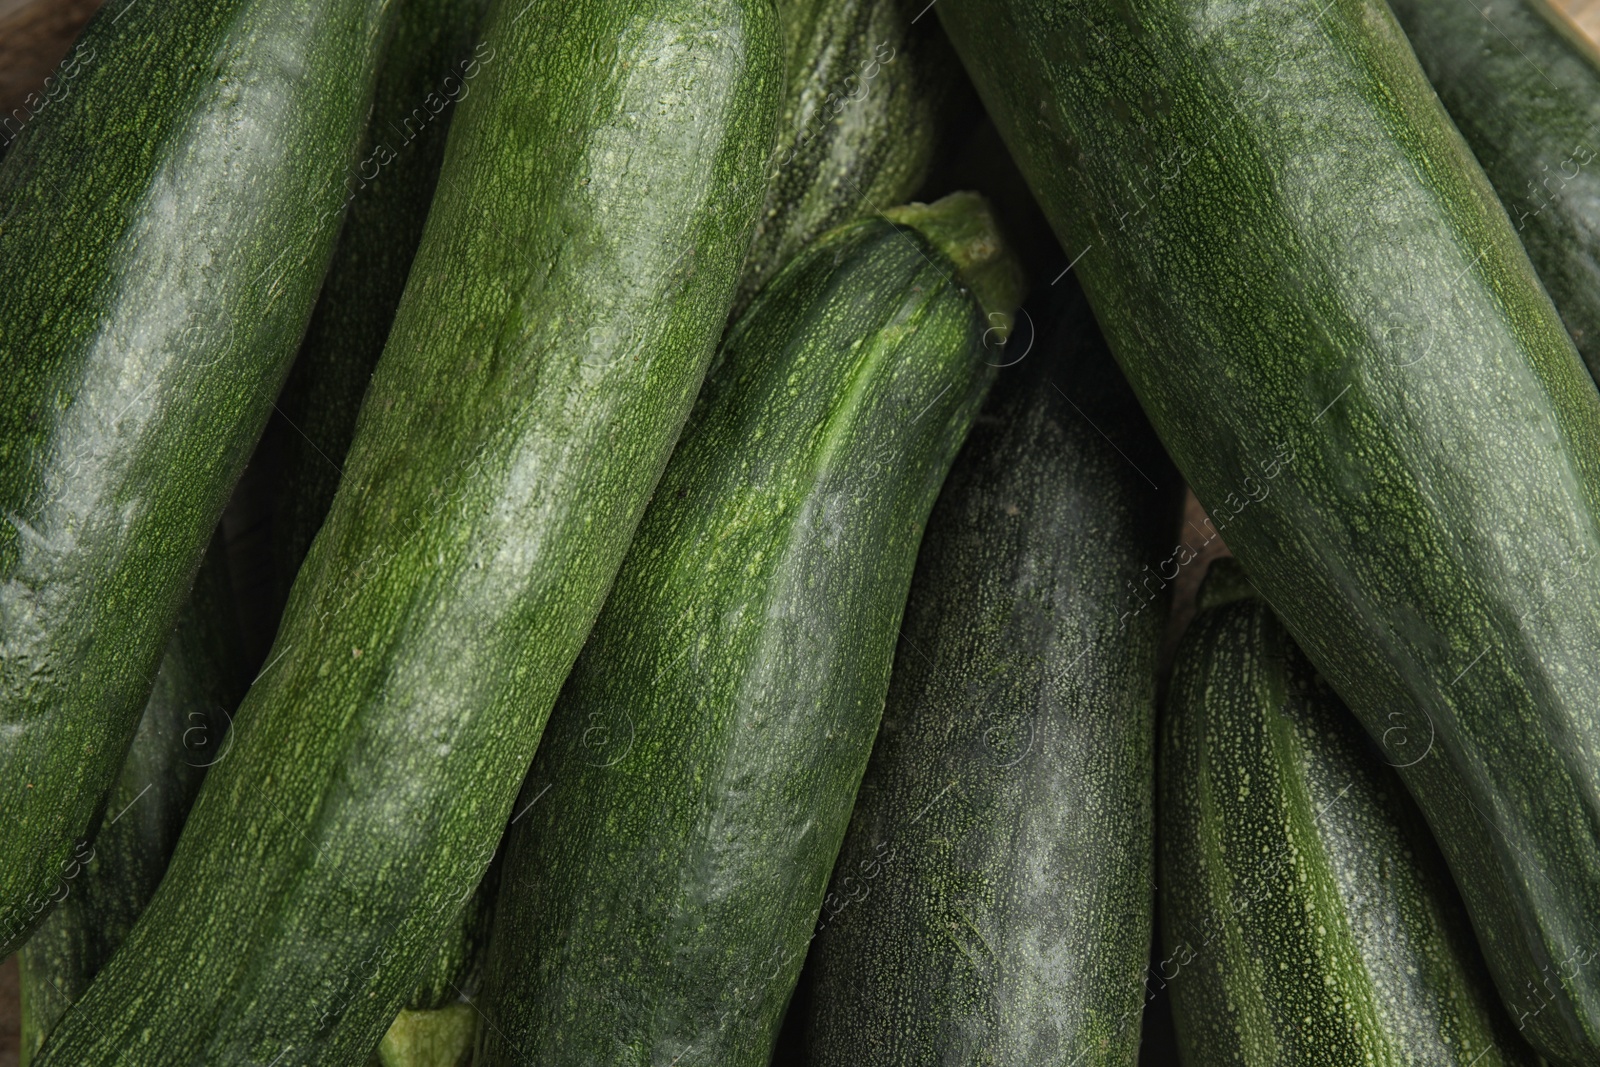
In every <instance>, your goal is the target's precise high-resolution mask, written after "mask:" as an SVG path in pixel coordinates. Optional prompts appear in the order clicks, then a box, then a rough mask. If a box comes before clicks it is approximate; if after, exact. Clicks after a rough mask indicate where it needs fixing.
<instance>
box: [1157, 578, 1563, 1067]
mask: <svg viewBox="0 0 1600 1067" xmlns="http://www.w3.org/2000/svg"><path fill="white" fill-rule="evenodd" d="M1234 566H1236V565H1235V564H1234V563H1233V561H1232V560H1222V561H1219V562H1218V563H1216V564H1213V570H1214V571H1216V570H1222V571H1224V572H1226V571H1227V570H1229V569H1230V568H1232V567H1234ZM1210 580H1212V579H1210V577H1209V576H1208V581H1210ZM1161 758H1162V776H1161V783H1162V786H1161V815H1160V818H1161V845H1162V848H1161V879H1160V882H1161V906H1162V926H1163V929H1164V931H1165V941H1166V945H1165V948H1166V958H1165V959H1164V960H1162V961H1161V963H1160V964H1159V968H1158V969H1159V974H1160V976H1161V978H1162V980H1163V981H1164V983H1165V985H1166V986H1167V988H1169V989H1170V991H1171V994H1172V1010H1173V1017H1174V1021H1175V1022H1176V1024H1177V1029H1178V1039H1179V1049H1180V1052H1181V1056H1182V1060H1183V1062H1184V1064H1186V1065H1193V1067H1220V1065H1223V1064H1239V1065H1241V1067H1294V1065H1302V1064H1303V1065H1305V1067H1342V1065H1349V1067H1388V1065H1394V1067H1400V1065H1407V1067H1422V1065H1437V1067H1468V1065H1475V1067H1494V1065H1499V1064H1529V1065H1531V1064H1532V1063H1533V1062H1534V1056H1533V1055H1532V1053H1530V1052H1529V1051H1528V1049H1527V1046H1526V1045H1524V1044H1523V1043H1522V1041H1521V1040H1520V1039H1519V1038H1518V1036H1517V1034H1516V1031H1515V1029H1514V1028H1513V1027H1512V1026H1511V1025H1510V1022H1509V1021H1508V1020H1507V1019H1506V1017H1505V1015H1504V1013H1503V1012H1502V1011H1501V1010H1500V1005H1499V1002H1498V1001H1497V999H1496V998H1495V994H1494V988H1493V986H1492V985H1491V983H1490V981H1489V976H1488V973H1487V971H1486V970H1485V969H1484V966H1483V959H1482V956H1481V955H1480V954H1479V952H1478V948H1477V945H1476V944H1475V943H1474V942H1473V939H1472V931H1471V929H1470V928H1469V927H1468V925H1467V923H1466V921H1465V916H1464V915H1463V914H1462V911H1461V904H1460V898H1459V897H1458V896H1457V895H1456V891H1455V887H1454V886H1453V885H1452V884H1451V882H1450V876H1449V873H1448V872H1447V871H1446V870H1445V866H1444V863H1443V860H1442V858H1441V857H1440V855H1439V850H1438V847H1437V846H1436V845H1435V844H1434V843H1433V840H1432V838H1431V837H1429V836H1428V830H1427V827H1426V826H1425V825H1424V824H1423V822H1422V819H1421V818H1420V816H1419V814H1418V813H1417V810H1416V807H1415V805H1414V804H1413V803H1412V801H1411V799H1410V798H1409V797H1408V796H1406V793H1405V789H1404V787H1403V786H1402V785H1401V782H1400V779H1399V776H1398V775H1397V774H1396V773H1395V772H1394V771H1393V769H1391V768H1389V767H1387V766H1385V765H1384V762H1383V761H1382V760H1381V759H1379V758H1377V756H1376V754H1375V752H1374V749H1373V748H1372V746H1371V745H1370V743H1369V742H1368V741H1367V739H1366V737H1365V736H1364V735H1363V734H1362V732H1361V727H1360V725H1359V724H1358V723H1357V722H1356V721H1355V719H1354V718H1353V717H1351V715H1350V713H1349V711H1348V710H1347V709H1346V708H1345V707H1344V705H1343V704H1341V703H1340V702H1339V699H1338V697H1336V696H1335V695H1334V694H1333V692H1332V691H1331V690H1330V689H1329V688H1328V687H1327V685H1326V683H1325V682H1323V681H1322V679H1321V678H1320V677H1318V676H1317V674H1316V672H1315V671H1314V670H1312V668H1311V665H1310V664H1309V663H1307V662H1306V660H1305V657H1304V656H1303V655H1301V653H1300V650H1299V649H1297V648H1296V647H1295V646H1294V643H1293V641H1291V640H1290V639H1289V635H1288V634H1287V633H1285V632H1284V629H1283V627H1282V626H1281V625H1280V624H1279V623H1278V621H1277V619H1276V618H1274V617H1273V615H1272V612H1271V611H1270V610H1269V609H1268V608H1267V606H1266V604H1264V603H1263V602H1262V601H1260V600H1259V599H1256V598H1253V597H1246V598H1242V599H1238V600H1235V601H1233V602H1232V603H1228V604H1225V605H1223V606H1220V607H1216V608H1212V609H1210V610H1207V611H1203V612H1202V613H1201V614H1200V616H1199V617H1198V618H1197V619H1195V621H1194V623H1193V624H1192V626H1191V628H1190V629H1189V630H1188V632H1187V633H1186V634H1185V635H1184V639H1183V645H1182V648H1181V649H1180V651H1179V653H1178V659H1177V663H1176V666H1175V668H1174V674H1173V680H1172V689H1171V691H1170V693H1169V694H1168V700H1167V707H1166V714H1165V718H1164V721H1163V726H1162V757H1161Z"/></svg>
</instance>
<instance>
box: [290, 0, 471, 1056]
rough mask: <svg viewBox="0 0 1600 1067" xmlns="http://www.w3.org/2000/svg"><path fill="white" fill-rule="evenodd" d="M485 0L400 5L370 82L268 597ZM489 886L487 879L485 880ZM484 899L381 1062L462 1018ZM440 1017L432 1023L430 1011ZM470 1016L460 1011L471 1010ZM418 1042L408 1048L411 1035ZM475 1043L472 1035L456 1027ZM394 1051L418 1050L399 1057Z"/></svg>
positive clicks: (362, 381) (421, 205) (325, 477)
mask: <svg viewBox="0 0 1600 1067" xmlns="http://www.w3.org/2000/svg"><path fill="white" fill-rule="evenodd" d="M487 6H488V5H487V2H486V0H422V2H418V0H406V2H405V3H404V5H403V6H402V7H401V10H400V13H399V16H398V18H397V19H396V22H395V29H394V37H393V39H392V40H391V41H390V43H389V48H388V51H387V52H386V53H385V55H384V61H383V67H382V69H381V70H380V72H379V75H378V86H377V92H376V95H375V99H374V103H373V111H372V118H371V119H370V121H369V123H368V126H367V134H366V139H365V142H364V143H363V145H362V149H361V162H360V163H358V164H356V166H355V167H354V168H353V171H352V176H351V177H352V185H353V187H354V188H353V191H354V192H355V193H356V196H355V197H354V199H353V200H352V201H351V203H350V208H349V211H348V213H347V216H346V218H345V224H344V230H343V232H342V233H341V234H340V236H339V246H338V248H337V249H336V250H335V252H334V255H333V262H332V264H331V265H330V266H329V268H328V278H327V281H326V282H325V283H324V284H323V287H322V295H321V296H320V297H319V298H318V300H317V307H316V310H315V311H314V312H313V313H312V316H311V323H310V325H309V326H308V327H307V329H306V337H305V340H304V342H303V343H302V344H301V346H300V354H299V356H298V357H296V359H295V363H294V369H293V370H291V371H290V373H289V379H288V381H287V382H285V383H284V387H283V393H282V394H281V395H280V396H279V397H278V410H279V412H280V413H281V415H282V416H283V420H284V422H286V423H287V424H288V432H287V433H284V434H282V442H283V445H282V455H281V458H280V460H279V462H278V464H277V465H276V467H275V473H276V475H277V477H276V484H275V485H274V486H273V488H272V494H273V508H272V548H273V557H274V558H273V564H274V566H273V571H274V577H275V581H276V586H277V588H276V593H277V596H276V598H275V600H276V602H277V604H279V605H281V604H282V603H283V602H284V601H286V600H287V599H288V594H289V586H290V584H291V583H292V582H293V580H294V576H295V574H296V573H297V572H298V571H299V569H300V564H301V563H302V562H304V560H305V555H306V551H307V550H308V549H309V548H310V547H311V541H312V539H313V538H314V537H315V536H316V533H317V530H318V529H319V528H321V526H322V521H323V519H324V518H325V517H326V516H327V513H328V506H329V505H330V504H331V503H332V502H333V494H334V492H335V490H337V489H338V487H339V476H340V473H341V470H342V467H343V464H344V461H345V454H346V452H347V451H348V450H349V447H350V438H351V436H352V435H353V434H354V433H355V425H356V414H357V412H358V411H359V410H360V406H361V397H362V395H363V394H364V393H365V392H366V389H367V382H368V381H369V380H370V379H371V377H372V370H373V368H374V367H375V366H376V365H377V362H378V357H379V355H381V354H382V352H383V343H384V340H385V339H386V338H387V337H388V335H389V326H390V323H391V322H392V321H393V319H394V312H395V308H396V306H397V305H398V304H399V302H400V294H401V292H402V290H403V289H404V288H405V284H406V276H407V274H409V272H410V270H411V260H412V257H413V256H414V255H415V254H416V249H417V242H418V241H419V240H420V239H421V237H422V227H423V223H424V222H426V221H427V217H428V206H429V204H430V203H431V202H432V200H433V192H434V185H435V183H436V182H437V180H438V177H439V164H440V161H441V160H442V159H443V156H444V146H445V134H446V133H447V132H448V131H449V128H450V120H451V119H452V118H453V117H454V115H455V105H456V104H457V103H458V102H459V101H461V100H463V99H465V98H467V97H468V96H470V95H471V93H472V90H473V87H474V86H475V85H476V84H477V80H478V78H479V77H480V75H481V74H482V73H483V72H484V70H485V69H486V68H487V67H488V66H491V65H493V63H494V62H495V61H496V60H497V59H498V58H499V57H498V56H497V55H496V54H495V52H494V49H493V47H492V46H491V45H489V43H488V42H487V41H481V40H477V39H476V33H477V30H478V26H479V24H480V23H481V22H482V20H483V13H484V10H485V9H486V8H487ZM486 881H487V879H486ZM488 906H489V901H488V899H487V890H486V889H484V888H480V889H479V891H478V892H477V893H476V894H474V896H473V898H472V901H470V902H469V906H468V908H467V909H466V912H465V914H464V916H463V920H464V926H461V927H458V928H457V929H454V930H450V931H448V932H447V934H446V938H445V943H444V944H443V945H441V946H440V948H439V949H438V950H437V954H436V956H435V958H434V960H433V962H431V963H430V964H429V965H428V967H427V970H426V972H425V973H424V976H423V980H422V982H421V983H420V984H419V986H418V988H417V989H416V990H415V991H414V992H413V993H412V994H411V995H410V996H409V997H408V998H407V1001H406V1008H407V1009H408V1010H406V1011H403V1012H402V1013H401V1017H400V1018H399V1019H397V1021H396V1023H395V1026H394V1031H395V1032H394V1033H393V1034H392V1035H391V1037H392V1040H391V1039H390V1038H386V1039H385V1040H386V1043H387V1046H388V1048H389V1053H388V1059H389V1067H398V1065H402V1064H408V1065H410V1067H424V1065H426V1064H428V1063H430V1062H432V1061H430V1060H429V1059H427V1058H426V1057H427V1056H429V1055H432V1054H433V1050H434V1049H435V1048H436V1047H437V1046H438V1045H439V1042H440V1038H439V1036H438V1033H437V1032H438V1031H441V1030H442V1031H447V1032H448V1031H450V1030H451V1029H452V1027H456V1029H458V1030H459V1026H458V1025H457V1024H458V1023H459V1021H460V1012H457V1011H455V1010H454V1009H453V1008H450V1007H449V1005H451V1004H452V1003H453V1002H454V1001H456V999H457V998H458V996H460V995H461V994H462V993H463V992H470V991H472V990H473V989H474V988H475V986H476V974H477V972H478V971H479V970H481V966H480V964H481V960H480V959H479V958H478V956H479V951H478V950H479V949H480V948H481V945H482V943H483V942H484V940H485V939H486V934H487V931H486V929H483V927H485V925H486V922H487V913H488ZM434 1008H440V1009H444V1010H445V1015H443V1016H442V1017H440V1018H439V1019H437V1020H430V1019H429V1018H427V1013H428V1012H429V1010H430V1009H434ZM469 1014H470V1012H469ZM419 1033H420V1034H424V1035H426V1037H425V1039H421V1040H420V1041H419V1039H416V1037H415V1035H416V1034H419ZM465 1034H466V1040H467V1041H468V1042H470V1041H471V1030H470V1029H467V1030H466V1031H465ZM401 1050H418V1051H415V1052H414V1055H411V1058H410V1059H407V1058H405V1054H403V1053H402V1051H401Z"/></svg>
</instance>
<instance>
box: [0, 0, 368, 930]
mask: <svg viewBox="0 0 1600 1067" xmlns="http://www.w3.org/2000/svg"><path fill="white" fill-rule="evenodd" d="M388 7H389V3H388V0H328V2H325V3H318V4H305V3H301V2H295V0H204V2H202V0H174V2H171V3H161V4H139V5H132V4H117V5H113V6H109V7H107V8H105V9H103V10H102V11H101V13H100V14H99V15H98V16H97V17H96V18H95V20H94V21H93V22H92V23H91V24H90V26H89V28H88V30H87V31H85V34H84V37H83V47H85V48H87V49H89V50H90V51H92V53H93V54H94V57H95V59H94V62H93V63H91V64H86V65H84V66H82V68H81V69H80V71H79V73H78V75H77V77H76V79H75V80H74V82H73V91H72V92H71V93H70V94H68V95H66V96H64V97H62V98H61V99H60V100H58V101H56V102H55V103H54V105H53V106H52V107H51V108H50V109H49V110H48V111H46V112H44V113H43V114H41V115H40V116H39V117H38V119H37V120H35V121H34V122H31V123H29V124H28V126H27V127H26V128H25V129H24V130H23V132H22V134H21V136H20V137H19V138H18V139H17V141H16V143H15V144H14V145H13V146H12V148H11V150H10V151H9V152H8V153H7V154H6V157H5V161H4V163H0V513H3V514H4V516H5V521H4V522H0V781H4V782H5V783H7V786H6V788H5V789H4V790H3V791H0V956H4V955H6V954H8V953H9V952H10V951H11V949H12V948H13V947H15V946H16V945H18V944H20V943H21V942H22V940H23V939H24V938H25V937H26V936H27V934H28V932H29V931H30V930H32V929H33V927H34V926H35V925H36V924H37V923H38V922H39V921H40V920H41V919H42V918H43V917H44V915H45V913H46V912H47V911H48V904H49V900H50V898H51V897H53V896H54V895H55V894H56V893H57V892H58V891H59V887H60V886H61V884H62V883H61V879H60V876H61V874H62V872H63V870H64V868H65V866H66V865H67V864H69V863H72V862H73V861H72V859H71V853H72V852H73V850H74V848H75V847H78V848H83V847H87V845H86V842H87V837H88V835H89V834H90V833H91V832H92V830H93V828H94V827H95V826H96V825H98V823H99V821H100V816H101V814H102V812H103V811H104V809H105V806H106V804H107V803H108V800H109V793H110V791H111V789H112V787H113V786H114V785H115V783H116V781H117V771H118V768H119V767H120V766H121V763H122V757H123V754H124V753H125V752H126V751H127V749H128V744H129V742H130V741H131V740H132V739H133V735H134V732H135V730H136V729H137V727H138V724H139V716H140V713H141V711H142V710H143V708H144V706H145V701H146V699H147V698H148V697H149V695H150V687H151V684H152V683H153V681H154V678H155V675H156V670H157V667H158V666H159V664H160V661H161V655H162V649H163V648H164V647H165V645H166V643H167V639H168V637H170V636H171V633H172V626H173V624H174V622H175V621H176V619H177V617H178V612H179V609H180V608H181V607H182V605H183V598H184V594H185V593H186V591H187V590H188V588H189V585H190V583H191V582H192V581H193V579H194V575H195V571H196V569H197V568H198V567H199V565H200V558H201V556H202V555H203V554H204V552H205V547H206V541H207V539H208V538H209V537H210V536H211V531H212V530H213V529H214V528H215V527H216V525H217V520H218V518H219V517H220V516H221V514H222V508H223V505H224V504H225V503H226V501H227V498H228V493H229V491H230V490H231V489H232V487H233V483H234V482H235V480H237V478H238V477H239V473H240V471H241V470H242V469H243V468H244V464H245V460H246V458H247V457H248V455H249V453H250V449H251V447H252V446H253V444H254V443H255V440H256V438H257V437H258V436H259V435H260V433H261V429H262V427H263V425H265V423H266V418H267V414H268V412H270V411H271V410H272V400H273V397H274V396H276V395H277V392H278V388H279V386H281V385H282V383H283V376H284V374H285V373H286V372H287V371H288V368H289V361H290V360H291V358H292V357H293V356H294V350H295V346H296V345H297V344H298V343H299V340H300V335H301V332H302V331H303V330H304V329H305V325H306V317H307V316H308V315H309V314H310V313H311V305H312V303H313V301H314V300H315V298H316V292H317V287H318V285H320V284H321V282H322V275H323V271H324V270H325V269H326V268H327V263H328V257H329V255H330V254H331V253H332V251H333V244H334V239H335V237H336V236H337V234H338V220H339V215H340V211H341V209H342V205H343V193H342V190H341V189H340V187H339V183H340V175H341V174H342V173H343V171H344V169H345V167H346V165H347V163H348V162H349V161H350V158H351V155H352V153H353V151H354V149H355V147H356V144H357V142H358V140H359V138H360V129H361V122H362V121H363V120H364V118H365V117H366V112H367V106H368V104H369V102H370V100H371V96H372V85H373V81H374V77H375V71H376V66H377V60H378V54H379V52H380V45H381V43H382V37H383V34H384V31H385V29H386V26H387V19H386V18H385V15H386V12H387V10H388ZM91 147H92V152H90V148H91Z"/></svg>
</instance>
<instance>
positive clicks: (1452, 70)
mask: <svg viewBox="0 0 1600 1067" xmlns="http://www.w3.org/2000/svg"><path fill="white" fill-rule="evenodd" d="M1389 6H1390V7H1391V8H1393V9H1394V13H1395V17H1396V18H1398V19H1399V20H1400V25H1401V26H1402V27H1404V29H1405V31H1406V35H1407V36H1408V37H1409V38H1410V40H1411V46H1412V48H1414V49H1415V50H1416V53H1417V59H1418V60H1419V61H1420V62H1421V63H1422V69H1423V70H1425V71H1426V72H1427V74H1428V79H1429V80H1430V81H1431V82H1432V83H1433V87H1434V88H1435V89H1436V90H1438V92H1439V98H1440V99H1441V100H1442V101H1444V106H1445V107H1446V108H1448V109H1449V111H1450V117H1451V118H1452V119H1454V120H1455V124H1456V128H1457V129H1458V130H1460V131H1461V135H1462V136H1463V137H1465V138H1466V140H1467V144H1469V145H1471V146H1472V152H1473V154H1474V155H1475V156H1477V158H1478V162H1479V163H1480V164H1482V165H1483V170H1484V173H1485V174H1487V175H1488V176H1489V180H1490V181H1491V182H1493V183H1494V188H1495V191H1496V192H1497V193H1499V194H1500V201H1501V202H1502V203H1503V204H1504V205H1505V207H1506V211H1507V213H1509V214H1510V216H1511V221H1512V223H1513V224H1514V225H1515V226H1516V228H1517V233H1518V235H1519V236H1520V237H1521V238H1522V244H1523V247H1525V248H1526V249H1527V250H1528V258H1529V259H1531V260H1532V261H1533V265H1534V267H1535V268H1536V269H1537V270H1538V272H1539V278H1540V280H1541V281H1543V282H1544V287H1545V289H1546V290H1547V291H1549V293H1550V299H1551V300H1552V301H1554V302H1555V305H1556V310H1557V311H1559V312H1561V319H1562V321H1563V322H1565V323H1566V324H1567V332H1568V333H1570V334H1571V335H1572V340H1573V341H1574V343H1576V344H1577V346H1578V351H1579V352H1580V353H1582V355H1583V358H1584V361H1585V362H1586V363H1587V364H1588V365H1589V372H1590V374H1594V373H1595V372H1596V371H1597V370H1600V51H1597V50H1596V48H1595V45H1594V42H1592V41H1590V40H1589V38H1587V37H1586V36H1584V35H1583V33H1581V32H1580V31H1579V30H1578V29H1577V28H1576V27H1574V26H1573V25H1572V23H1571V22H1570V21H1569V20H1568V19H1567V18H1566V16H1564V15H1562V14H1561V13H1560V12H1558V11H1556V10H1554V9H1553V8H1552V7H1551V6H1550V5H1549V4H1548V3H1546V2H1545V0H1510V2H1508V3H1496V4H1494V5H1493V6H1492V7H1487V8H1486V7H1480V6H1475V5H1473V4H1451V3H1440V2H1437V0H1392V2H1391V3H1390V5H1389Z"/></svg>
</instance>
